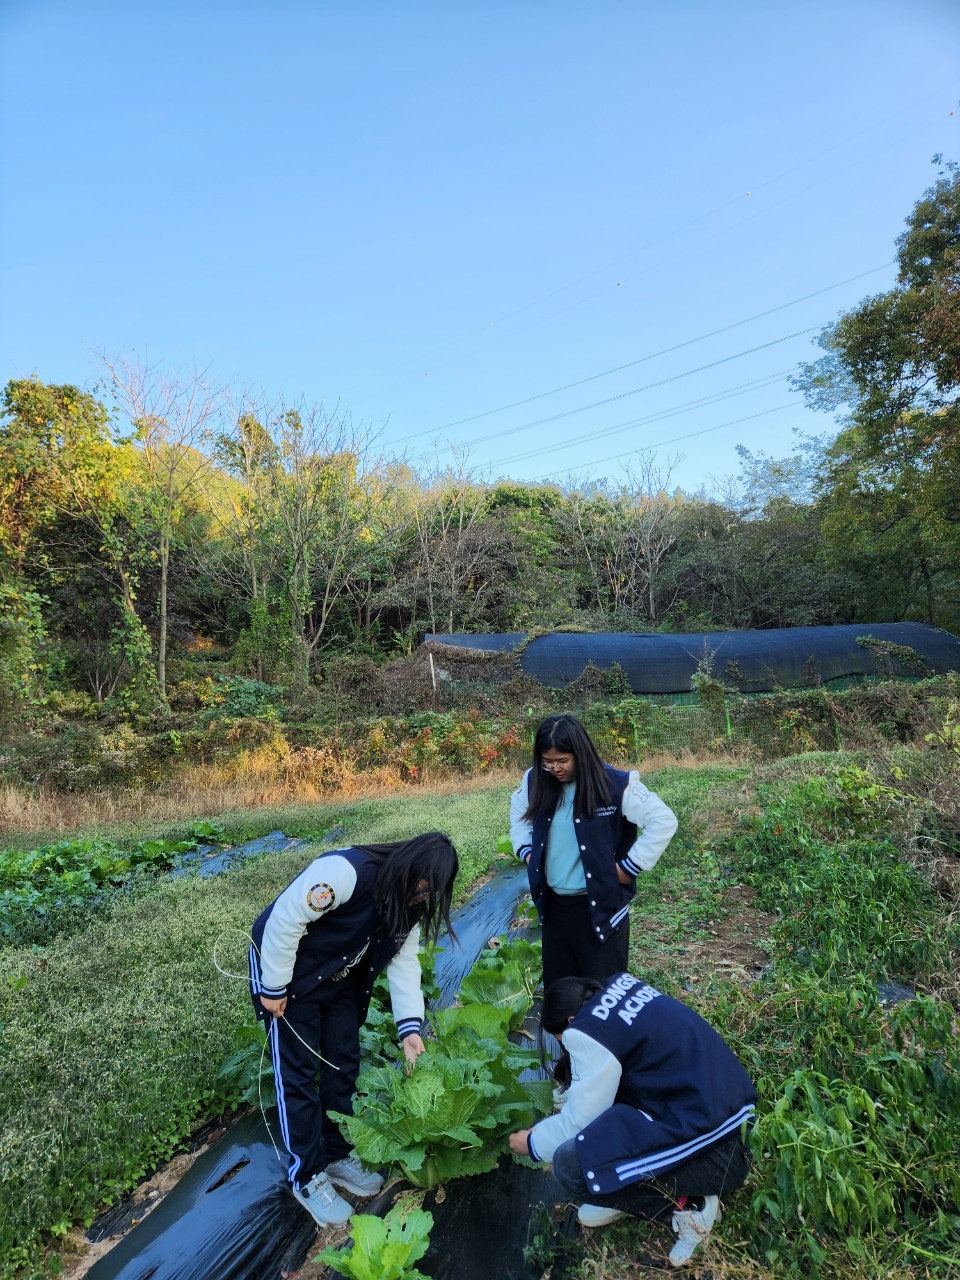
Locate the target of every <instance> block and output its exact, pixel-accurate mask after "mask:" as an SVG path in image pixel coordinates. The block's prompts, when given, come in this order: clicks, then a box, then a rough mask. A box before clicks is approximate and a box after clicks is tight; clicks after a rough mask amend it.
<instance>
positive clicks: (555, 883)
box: [510, 715, 677, 988]
mask: <svg viewBox="0 0 960 1280" xmlns="http://www.w3.org/2000/svg"><path fill="white" fill-rule="evenodd" d="M676 829H677V819H676V816H675V815H674V813H673V811H672V810H671V809H669V808H668V807H667V805H665V804H664V803H663V801H662V800H661V799H660V797H659V796H657V795H655V794H654V793H653V792H652V791H648V790H647V788H646V787H645V786H644V785H643V783H642V782H641V781H640V775H639V774H638V773H637V772H636V771H635V770H631V771H630V772H624V771H623V770H622V769H614V768H613V767H612V766H611V765H608V764H605V763H604V762H603V760H601V759H600V756H599V754H598V752H597V749H596V747H595V746H594V744H593V742H592V740H591V738H590V735H589V734H588V733H587V731H586V729H584V727H583V725H582V724H581V723H580V721H579V720H577V719H576V717H574V716H571V715H555V716H548V717H547V719H546V720H544V721H543V722H542V723H541V725H540V726H539V728H538V729H537V732H536V736H535V738H534V742H533V767H532V768H531V769H528V770H527V772H526V774H525V775H524V777H523V781H522V782H521V783H520V786H519V787H518V788H517V790H516V791H515V792H514V793H513V797H512V799H511V802H510V839H511V843H512V845H513V850H514V853H516V855H517V857H519V858H521V859H522V860H523V861H524V862H525V863H526V864H527V872H528V874H529V877H530V892H531V894H532V896H533V901H534V905H535V906H536V908H537V911H538V912H539V914H540V919H541V921H542V923H543V982H544V987H545V988H547V987H549V986H550V985H551V983H553V982H556V981H557V979H558V978H564V977H570V976H572V977H580V978H595V979H596V980H597V981H598V982H603V981H604V980H605V979H607V978H608V977H609V976H610V975H611V974H612V973H619V972H622V971H624V970H626V969H628V968H629V963H628V951H629V946H630V924H629V912H630V902H631V899H632V898H633V895H634V893H635V892H636V877H637V876H638V875H639V873H640V872H641V871H649V870H650V869H651V867H653V866H654V865H655V863H656V862H657V859H658V858H659V857H660V855H661V854H662V853H663V851H664V849H665V848H666V847H667V845H668V844H669V843H670V840H671V839H672V837H673V834H674V832H675V831H676Z"/></svg>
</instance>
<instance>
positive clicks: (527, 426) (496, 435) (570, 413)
mask: <svg viewBox="0 0 960 1280" xmlns="http://www.w3.org/2000/svg"><path fill="white" fill-rule="evenodd" d="M820 327H821V326H820V325H811V326H810V327H809V328H807V329H798V330H797V331H796V332H795V333H788V334H786V335H784V337H782V338H774V339H773V341H771V342H762V343H760V344H759V345H758V346H756V347H749V348H748V349H747V350H746V351H737V352H735V353H734V354H733V355H732V356H724V357H723V358H722V359H721V360H711V361H710V363H709V364H702V365H698V366H697V367H696V368H695V369H686V370H684V371H683V372H682V373H675V374H672V375H671V376H670V377H669V378H660V379H659V380H658V381H657V382H648V383H646V384H644V385H643V386H642V387H632V388H631V389H630V390H629V391H621V392H620V393H619V394H618V395H615V396H607V398H606V399H605V400H594V401H591V403H589V404H584V405H580V407H579V408H577V409H565V410H564V411H563V412H562V413H554V414H550V415H549V416H548V417H546V418H537V419H536V420H535V421H533V422H525V423H523V424H521V425H520V426H519V427H509V428H507V429H505V430H504V431H495V432H493V433H492V434H491V435H488V436H481V437H480V438H479V439H478V440H473V441H471V444H489V442H490V441H491V440H500V439H502V438H503V437H504V436H515V435H518V434H519V433H520V432H521V431H529V430H531V429H532V428H533V427H543V426H546V425H547V424H548V423H551V422H559V421H561V420H562V419H563V418H572V417H574V416H575V415H576V414H578V413H586V411H587V410H588V409H601V408H603V406H604V405H608V404H614V403H616V401H618V400H626V399H627V398H628V397H629V396H635V395H639V394H640V392H642V391H652V390H654V389H655V388H657V387H664V386H666V385H667V384H668V383H671V382H679V381H680V380H681V379H683V378H689V377H692V376H693V374H695V373H703V372H705V371H706V370H707V369H716V368H718V367H719V366H720V365H724V364H730V362H731V361H733V360H742V359H743V357H744V356H750V355H754V354H755V353H756V352H757V351H766V350H767V349H768V348H770V347H776V346H779V345H780V343H782V342H789V341H790V340H791V339H792V338H801V337H803V336H804V335H805V334H808V333H816V332H817V331H818V330H819V329H820ZM454 448H456V446H455V445H444V446H443V447H442V448H440V449H438V450H437V453H449V452H450V451H451V450H452V449H454Z"/></svg>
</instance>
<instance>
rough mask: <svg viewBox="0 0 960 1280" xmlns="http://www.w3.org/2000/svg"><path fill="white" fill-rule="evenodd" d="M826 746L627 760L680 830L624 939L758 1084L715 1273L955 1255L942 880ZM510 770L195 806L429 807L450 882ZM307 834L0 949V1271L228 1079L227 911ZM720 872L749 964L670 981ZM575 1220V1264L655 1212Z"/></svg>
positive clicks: (474, 852)
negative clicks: (602, 1224) (744, 888)
mask: <svg viewBox="0 0 960 1280" xmlns="http://www.w3.org/2000/svg"><path fill="white" fill-rule="evenodd" d="M836 764H837V758H836V757H829V756H827V757H818V758H817V759H816V760H806V761H802V762H797V763H796V765H795V767H793V766H792V767H785V766H783V765H778V766H776V767H774V768H772V769H770V770H768V771H766V772H765V773H764V772H763V771H755V775H756V776H754V777H750V776H748V774H747V771H746V770H745V769H743V768H729V769H726V768H716V767H714V768H709V769H704V770H680V769H669V770H663V771H662V772H660V773H659V774H658V775H656V776H652V775H646V779H647V781H648V782H649V784H650V785H651V786H653V787H654V789H656V790H657V791H658V792H659V793H660V794H661V795H662V796H663V798H664V799H665V800H666V801H667V802H668V803H669V804H671V805H672V806H673V807H674V808H675V809H676V811H677V813H678V816H679V817H680V831H679V833H678V835H677V837H676V838H675V840H674V841H673V843H672V844H671V846H670V848H669V850H668V851H667V853H666V854H665V855H664V857H663V859H662V860H661V862H660V864H658V866H657V867H656V868H655V869H654V871H653V872H652V873H650V874H649V875H646V876H644V877H643V879H642V882H641V890H640V894H639V901H638V907H637V911H638V914H639V915H640V916H642V918H643V919H644V920H646V921H650V922H651V923H653V924H655V925H656V937H655V938H654V939H651V938H646V939H644V938H643V937H638V936H636V934H637V932H639V931H635V937H634V949H633V956H634V958H635V960H637V959H642V963H643V967H644V970H645V971H646V972H647V973H648V975H649V974H650V973H651V972H652V973H653V974H654V976H655V978H656V980H658V981H660V982H661V983H662V984H663V985H664V986H665V987H666V988H667V989H668V990H671V991H672V992H673V993H675V994H680V995H681V996H682V997H683V998H685V999H689V1000H691V1001H692V1002H693V1003H695V1004H696V1006H697V1007H698V1008H699V1009H700V1011H701V1012H703V1013H704V1014H705V1015H706V1016H707V1017H708V1018H710V1020H711V1021H712V1022H713V1023H714V1024H715V1025H716V1026H717V1027H718V1029H720V1030H721V1031H722V1033H723V1034H724V1035H725V1036H726V1037H727V1038H728V1040H729V1041H730V1042H731V1044H732V1045H733V1046H734V1047H735V1048H736V1049H737V1051H738V1052H739V1053H740V1054H741V1056H742V1057H743V1060H744V1061H745V1063H746V1064H747V1065H748V1067H749V1069H750V1070H751V1073H752V1074H753V1075H754V1078H755V1079H756V1080H757V1083H758V1088H759V1091H760V1096H761V1117H762V1118H761V1124H760V1126H759V1127H758V1138H757V1142H758V1146H757V1156H758V1160H757V1165H756V1168H755V1172H754V1174H753V1176H752V1178H751V1182H750V1184H749V1187H748V1189H747V1190H745V1191H744V1192H743V1193H741V1194H740V1195H738V1196H735V1197H731V1199H730V1202H729V1204H728V1205H725V1210H726V1216H725V1222H724V1225H723V1227H722V1228H721V1229H720V1230H718V1231H717V1232H716V1233H715V1235H716V1237H717V1239H716V1242H715V1243H714V1244H713V1245H712V1246H711V1251H710V1257H709V1263H710V1268H711V1271H712V1274H713V1275H714V1276H716V1277H717V1280H726V1278H729V1280H733V1278H734V1277H742V1278H743V1280H747V1277H750V1278H751V1280H757V1278H758V1277H770V1278H771V1280H772V1278H774V1277H776V1278H778V1280H779V1278H781V1277H800V1276H803V1277H806V1276H812V1275H815V1274H819V1275H820V1276H822V1277H825V1278H828V1277H829V1278H830V1280H841V1278H842V1280H876V1278H877V1277H889V1278H890V1280H920V1278H921V1277H927V1278H929V1280H932V1278H933V1277H935V1276H936V1277H941V1276H942V1277H949V1276H955V1277H960V1261H957V1263H956V1267H955V1268H954V1264H953V1262H952V1261H951V1260H952V1259H953V1258H954V1257H955V1256H956V1252H957V1250H956V1243H955V1242H956V1229H957V1226H958V1225H960V1212H958V1209H957V1194H958V1190H960V1188H958V1182H957V1175H956V1173H955V1171H954V1169H955V1152H956V1150H957V1148H958V1146H960V1096H958V1086H957V1085H956V1083H955V1081H956V1080H957V1079H960V1060H958V1050H957V1041H956V1036H955V1029H956V1008H955V1006H954V1005H951V1003H950V1000H951V999H955V993H951V991H949V990H941V989H940V988H938V987H937V985H936V982H935V980H934V976H933V975H936V974H940V975H945V974H950V973H953V972H955V971H956V959H957V956H956V951H957V941H956V930H955V927H953V926H951V924H950V920H949V910H950V906H951V904H949V903H944V902H943V900H941V899H938V898H937V897H936V895H935V894H933V893H932V891H931V890H930V887H929V884H928V882H927V880H926V879H925V877H924V875H923V872H922V869H921V870H920V871H917V870H907V869H906V867H905V864H904V863H902V862H900V861H898V859H897V857H896V855H895V852H894V848H895V839H894V837H895V827H894V825H893V818H894V817H896V816H897V813H896V811H897V806H898V805H899V804H900V801H899V800H896V798H895V797H894V798H893V799H891V796H890V795H889V794H886V793H885V792H883V790H882V789H880V790H877V789H874V788H871V787H870V786H869V785H865V784H864V779H863V777H862V775H855V774H851V773H849V771H848V773H847V774H845V775H844V774H842V773H841V774H839V775H837V774H836ZM764 779H765V780H764ZM758 781H759V782H761V783H762V790H761V791H759V792H757V791H756V789H755V784H756V783H757V782H758ZM510 790H511V786H510V785H508V784H500V785H497V786H492V787H490V788H488V789H486V790H477V791H471V792H469V793H466V794H462V795H429V794H424V793H414V794H404V795H400V796H393V797H389V798H383V799H372V800H357V801H351V802H349V803H344V804H329V805H310V806H302V807H298V808H289V809H264V810H258V811H248V812H245V813H242V814H236V815H222V817H221V821H222V822H223V825H224V828H225V830H226V832H227V835H228V838H230V839H232V840H234V841H239V840H241V839H243V838H247V837H254V836H258V835H262V834H264V833H266V832H267V831H270V830H276V829H282V830H284V831H287V832H288V833H290V834H300V835H306V836H310V835H313V836H317V835H318V834H319V833H321V832H323V831H327V830H330V829H331V828H334V827H342V828H343V829H344V831H345V832H346V835H345V837H344V838H343V839H344V842H345V843H346V842H351V841H356V842H363V841H379V840H389V839H395V838H400V837H402V836H405V835H409V834H412V833H414V832H418V831H424V830H428V829H438V830H443V831H446V832H448V833H449V835H450V836H451V838H452V839H453V841H454V843H455V844H456V845H457V848H458V850H459V852H460V854H461V876H460V879H459V882H458V886H457V900H458V901H462V900H463V899H464V898H465V897H466V896H467V894H468V892H469V890H470V888H471V886H472V885H473V884H474V883H475V882H476V881H477V879H478V878H479V877H480V876H482V875H483V874H484V872H485V871H486V869H487V868H488V867H489V866H490V865H491V864H492V863H494V862H495V861H496V855H495V852H494V851H495V848H496V843H497V841H498V839H499V838H500V837H501V836H502V835H503V834H505V832H506V830H507V822H508V819H507V813H508V802H509V793H510ZM188 827H189V823H186V822H185V823H184V831H186V830H187V829H188ZM867 833H869V839H868V838H867ZM101 834H103V835H105V836H110V837H112V838H114V839H116V838H117V834H118V833H117V832H116V830H114V831H109V832H108V831H104V832H102V833H101ZM145 834H149V833H146V832H144V831H143V830H139V831H138V832H137V833H136V838H137V839H140V838H142V837H143V836H144V835H145ZM154 834H159V833H154ZM163 834H164V835H168V836H175V835H176V834H177V831H176V830H173V831H169V830H168V831H165V832H163ZM314 852H316V849H315V848H314V849H309V848H308V849H301V850H295V851H292V852H287V853H282V854H268V855H265V856H264V857H262V858H259V859H257V860H254V861H251V862H249V863H247V864H244V865H242V866H240V867H238V868H237V869H235V870H234V871H232V872H230V873H229V875H226V876H221V877H217V878H214V879H211V880H205V879H201V878H199V877H197V878H188V879H183V880H179V881H174V882H168V881H163V882H161V883H158V885H157V886H156V888H155V889H152V890H151V891H150V892H148V893H145V894H144V895H143V896H141V897H138V898H136V899H134V900H130V901H123V902H120V903H117V904H115V905H114V906H113V907H111V908H110V909H109V910H108V911H107V912H105V913H104V914H102V915H101V916H100V917H98V918H97V919H96V920H95V921H93V922H92V923H91V927H89V928H87V929H85V930H83V931H81V932H79V933H77V934H75V935H73V936H70V937H68V938H63V939H60V940H58V941H56V942H55V943H53V944H51V945H50V946H48V947H46V948H27V947H21V948H8V949H7V950H5V951H3V952H0V974H3V975H4V976H3V977H2V978H0V1049H2V1051H3V1055H4V1071H3V1073H2V1081H0V1259H2V1261H0V1276H2V1277H9V1276H12V1275H14V1274H18V1275H19V1276H21V1277H25V1276H28V1275H32V1274H40V1272H38V1271H36V1268H38V1267H39V1266H40V1265H41V1264H40V1259H41V1251H42V1248H43V1246H44V1244H45V1243H47V1242H49V1241H50V1239H51V1237H55V1236H56V1234H57V1233H62V1232H64V1231H65V1230H67V1229H68V1228H69V1227H70V1226H71V1224H74V1223H78V1222H79V1223H84V1222H87V1221H89V1220H90V1219H91V1218H92V1217H93V1216H94V1215H95V1214H96V1212H97V1211H98V1210H99V1209H100V1208H102V1207H103V1205H104V1204H105V1203H107V1202H109V1201H110V1200H112V1199H116V1198H117V1197H119V1196H120V1195H122V1194H123V1193H124V1192H125V1191H127V1190H129V1189H130V1188H131V1187H132V1186H133V1185H135V1184H136V1182H137V1181H138V1180H139V1179H140V1178H141V1177H143V1176H144V1175H146V1174H147V1173H148V1172H149V1170H150V1169H151V1167H153V1166H155V1165H156V1164H157V1163H159V1162H162V1161H163V1160H165V1159H166V1158H167V1157H168V1156H169V1155H170V1153H171V1152H172V1151H174V1150H175V1149H177V1147H178V1145H180V1144H182V1143H183V1142H184V1140H185V1139H186V1138H187V1137H188V1136H189V1134H190V1132H191V1130H192V1129H193V1128H194V1127H195V1126H196V1125H197V1124H199V1123H200V1122H201V1121H203V1120H204V1119H205V1118H207V1117H209V1116H211V1115H214V1114H217V1113H218V1112H219V1111H220V1110H222V1109H223V1108H224V1107H227V1106H229V1105H230V1104H231V1103H232V1102H234V1101H235V1098H236V1095H235V1094H232V1093H231V1092H230V1088H231V1086H228V1085H227V1084H226V1083H225V1082H224V1081H223V1080H222V1079H221V1078H220V1077H219V1075H218V1070H219V1066H220V1064H221V1063H222V1062H223V1060H224V1059H225V1058H226V1057H227V1056H228V1054H229V1053H230V1052H231V1050H232V1048H233V1047H234V1038H235V1035H236V1033H237V1029H238V1028H239V1027H240V1026H241V1025H242V1024H243V1023H245V1022H247V1021H248V1020H249V1012H248V997H247V993H246V977H245V974H246V946H247V930H248V929H249V926H250V923H251V921H252V920H253V918H254V917H255V915H256V914H257V913H258V912H259V911H260V909H261V908H262V907H263V905H264V904H265V903H266V902H268V901H269V900H270V899H271V898H272V897H274V896H275V895H276V893H277V892H279V891H280V889H282V888H283V887H284V886H285V885H286V884H287V883H288V882H289V880H290V879H291V878H292V877H293V876H294V875H295V874H297V873H298V872H299V871H300V869H301V868H302V867H303V866H305V865H306V863H307V861H308V860H309V859H310V857H311V856H312V855H313V853H314ZM738 881H739V882H743V881H750V882H752V883H753V885H754V887H755V890H756V892H757V894H758V895H759V897H760V900H762V901H764V902H766V903H767V904H768V905H769V906H770V907H772V908H776V909H777V910H778V912H779V915H780V919H779V922H778V923H777V925H776V929H775V931H774V932H775V937H776V946H775V948H774V951H773V958H772V962H771V964H770V966H768V972H767V973H766V975H765V977H764V978H763V980H761V981H758V982H749V981H747V980H742V979H741V980H740V981H731V980H729V979H727V978H724V977H723V976H722V975H721V974H718V973H711V972H710V970H709V965H708V963H707V961H704V962H703V965H702V970H701V977H702V981H701V982H700V983H698V984H697V986H696V988H695V990H694V991H692V992H690V991H686V990H685V989H684V987H683V982H682V979H683V972H684V971H683V968H682V966H681V965H680V963H679V960H678V956H679V952H680V951H681V950H682V949H684V947H685V945H692V944H693V943H696V944H697V945H699V946H701V947H703V948H704V950H703V952H702V955H704V956H708V955H709V952H708V950H707V948H708V947H709V938H710V936H711V935H710V931H709V930H708V928H707V927H706V926H707V925H708V924H710V923H711V922H714V923H715V922H716V921H718V920H720V919H722V917H723V914H724V913H725V912H728V911H729V910H731V908H730V907H729V906H728V905H727V904H726V902H725V893H726V890H727V888H728V887H729V886H730V885H731V884H732V883H734V882H738ZM876 893H880V895H881V902H880V903H879V904H878V903H874V902H873V901H872V900H871V894H876ZM878 906H879V907H880V909H882V911H883V912H884V913H885V916H884V927H882V928H878V927H877V912H878ZM828 908H829V909H828ZM818 926H819V927H818ZM215 962H216V963H215ZM218 966H219V968H220V969H223V970H225V971H226V973H221V972H219V971H218ZM228 975H233V976H228ZM881 976H890V977H893V978H896V979H898V980H901V981H905V982H914V983H915V984H916V985H918V986H919V987H920V988H921V989H922V990H924V991H925V992H926V993H927V995H926V998H925V1000H924V1001H917V1002H913V1003H912V1004H908V1005H903V1006H896V1007H894V1008H893V1009H885V1008H883V1007H882V1006H881V1005H880V1004H879V1002H878V1001H877V999H876V988H875V983H876V980H877V979H878V978H879V977H881ZM651 1233H653V1234H651ZM595 1234H597V1235H598V1236H601V1235H602V1237H603V1240H605V1241H606V1243H603V1242H602V1240H598V1241H597V1242H596V1244H593V1243H591V1242H590V1241H587V1242H585V1244H584V1250H585V1254H584V1260H583V1266H584V1267H585V1268H586V1271H584V1274H588V1273H589V1274H594V1273H595V1272H596V1268H597V1267H598V1266H599V1267H600V1268H601V1270H602V1271H603V1273H604V1274H607V1275H609V1276H611V1277H613V1276H620V1275H622V1276H627V1275H631V1276H637V1275H638V1274H640V1273H638V1272H637V1271H636V1269H635V1268H634V1269H631V1268H632V1265H633V1264H632V1263H631V1261H630V1259H631V1257H632V1256H634V1255H635V1254H636V1252H637V1251H638V1250H641V1249H644V1248H648V1247H650V1241H651V1240H652V1239H654V1238H655V1237H656V1229H654V1228H650V1227H649V1226H648V1225H647V1224H644V1223H636V1222H632V1221H631V1222H629V1223H625V1224H622V1226H619V1227H618V1229H617V1230H615V1231H612V1232H610V1233H609V1234H604V1233H595ZM601 1252H602V1259H601ZM944 1259H946V1261H944ZM591 1266H592V1267H593V1268H594V1270H593V1271H590V1268H591Z"/></svg>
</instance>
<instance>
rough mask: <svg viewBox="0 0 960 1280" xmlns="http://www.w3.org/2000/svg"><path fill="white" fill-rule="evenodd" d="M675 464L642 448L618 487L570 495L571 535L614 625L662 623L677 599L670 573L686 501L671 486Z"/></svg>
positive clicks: (598, 599)
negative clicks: (660, 460)
mask: <svg viewBox="0 0 960 1280" xmlns="http://www.w3.org/2000/svg"><path fill="white" fill-rule="evenodd" d="M675 465H676V460H673V461H671V462H669V463H668V464H667V466H666V467H665V468H661V467H660V466H659V465H658V464H657V462H656V459H655V457H654V456H653V455H652V454H640V455H639V460H638V462H637V463H636V464H635V466H634V467H633V468H628V469H627V471H626V481H625V483H624V484H622V485H621V486H619V487H618V488H617V489H615V490H612V491H611V490H610V489H608V488H606V487H601V488H597V489H594V490H588V491H584V490H575V491H573V492H572V493H571V494H570V495H569V504H568V509H567V518H568V522H569V531H570V536H571V538H572V540H573V542H574V544H575V546H576V548H577V551H578V553H579V556H580V559H581V563H582V565H583V567H584V570H585V575H586V578H587V581H588V582H589V583H590V585H591V591H592V595H593V598H594V601H595V607H596V608H598V609H599V610H600V611H601V612H602V613H603V614H604V615H605V616H606V617H607V618H608V619H609V620H610V621H611V623H613V624H614V625H620V626H626V627H633V626H635V625H636V622H637V621H638V620H639V621H641V622H643V623H645V624H646V625H647V626H650V627H657V626H659V625H660V624H661V622H663V621H664V620H665V619H666V618H667V616H668V615H669V613H670V610H671V608H672V606H673V604H674V602H675V598H676V597H675V593H673V592H672V591H671V590H670V589H669V587H668V586H667V581H666V577H665V573H664V570H665V567H666V562H667V559H668V557H669V555H670V553H671V551H672V549H673V547H674V545H675V543H676V540H677V519H676V517H677V512H678V510H679V508H680V506H681V505H682V502H683V499H682V498H681V496H680V495H679V494H678V493H674V494H670V493H669V492H668V490H669V487H670V477H671V474H672V471H673V467H674V466H675Z"/></svg>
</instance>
